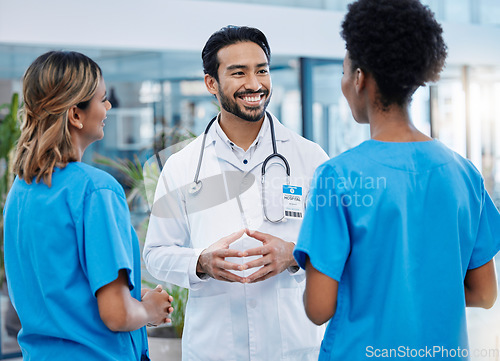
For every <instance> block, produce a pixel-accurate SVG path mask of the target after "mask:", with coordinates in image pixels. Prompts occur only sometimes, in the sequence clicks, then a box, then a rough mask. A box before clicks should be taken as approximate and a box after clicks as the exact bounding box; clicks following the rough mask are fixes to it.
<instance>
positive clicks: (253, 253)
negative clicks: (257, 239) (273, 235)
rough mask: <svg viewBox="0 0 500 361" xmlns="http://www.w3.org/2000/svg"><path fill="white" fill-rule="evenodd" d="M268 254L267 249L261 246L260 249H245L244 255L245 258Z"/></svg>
mask: <svg viewBox="0 0 500 361" xmlns="http://www.w3.org/2000/svg"><path fill="white" fill-rule="evenodd" d="M268 253H269V247H266V246H262V247H255V248H250V249H247V250H246V251H245V252H244V254H245V256H246V257H249V256H264V255H266V254H268Z"/></svg>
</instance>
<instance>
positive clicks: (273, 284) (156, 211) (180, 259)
mask: <svg viewBox="0 0 500 361" xmlns="http://www.w3.org/2000/svg"><path fill="white" fill-rule="evenodd" d="M273 119H274V127H275V133H276V143H277V150H278V152H279V153H281V154H282V155H284V156H285V157H286V158H287V160H288V162H289V164H290V169H291V181H290V184H291V185H296V186H301V187H303V193H304V194H307V191H308V189H309V184H310V181H311V178H312V176H313V173H314V170H315V169H316V167H317V166H318V165H320V164H321V163H323V162H324V161H326V160H327V159H328V156H327V155H326V153H325V152H324V151H323V150H322V149H321V148H320V147H319V146H318V145H317V144H315V143H313V142H310V141H308V140H306V139H304V138H302V137H300V136H299V135H297V134H296V133H293V132H291V131H290V130H288V129H286V128H285V127H284V126H283V125H282V124H281V123H279V121H278V120H277V119H276V118H274V117H273ZM265 122H269V121H268V119H267V117H266V120H265ZM265 126H266V128H264V126H263V129H265V131H264V132H263V134H262V138H261V139H260V141H259V144H258V146H257V148H256V149H255V153H254V154H253V156H252V157H251V159H250V161H249V163H248V164H247V165H244V164H243V163H242V162H241V161H240V160H238V158H237V157H236V156H235V155H234V153H233V151H232V150H231V148H230V146H229V145H228V144H227V143H225V142H224V141H222V140H221V138H220V137H219V135H218V134H217V133H216V130H215V128H216V124H215V123H214V124H213V125H212V127H211V128H210V131H209V133H208V135H207V139H206V144H205V149H204V155H203V162H202V165H201V171H200V177H199V179H201V180H202V182H203V187H202V189H201V191H200V193H199V194H197V195H195V196H193V195H191V194H189V193H188V192H187V187H188V186H189V185H190V184H192V182H193V179H194V175H195V172H196V167H197V164H198V158H199V154H200V147H201V144H202V138H203V137H202V136H200V137H198V138H197V139H196V140H194V141H193V142H192V143H190V144H189V145H188V146H187V147H186V148H184V149H183V150H181V151H179V152H178V153H176V154H174V155H172V156H171V157H170V158H169V159H168V160H167V162H166V164H165V166H164V168H163V171H162V175H161V177H160V180H159V182H158V186H157V189H156V194H155V205H154V206H153V212H152V215H151V219H150V223H149V227H148V233H147V237H146V244H145V247H144V260H145V262H146V266H147V269H148V271H149V272H150V273H151V274H152V275H153V276H154V277H156V278H157V279H159V280H163V281H165V282H169V283H173V284H177V285H179V286H182V287H186V288H189V289H190V293H189V300H188V303H187V307H186V308H187V309H186V318H185V328H184V334H183V337H182V358H183V360H185V361H191V360H193V361H194V360H196V361H209V360H223V361H232V360H233V361H244V360H261V361H277V360H317V358H318V353H319V348H320V344H321V340H322V337H323V332H324V328H323V327H317V326H315V325H314V324H313V323H312V322H310V321H309V319H308V318H307V317H306V314H305V311H304V306H303V303H302V294H303V291H304V286H305V273H304V271H303V270H299V271H298V272H296V273H291V272H290V271H288V270H286V271H284V272H282V273H281V274H279V275H277V276H274V277H271V278H269V279H267V280H265V281H262V282H257V283H254V284H241V283H229V282H222V281H217V280H215V279H212V278H209V279H205V280H202V279H200V278H199V277H198V276H197V275H196V263H197V260H198V256H199V254H200V253H201V251H202V250H204V249H205V248H207V247H208V246H210V245H211V244H212V243H214V242H216V241H217V240H219V239H220V238H222V237H225V236H227V235H229V234H231V233H233V232H235V231H238V230H240V229H242V228H245V227H248V228H249V229H256V230H259V231H261V232H265V233H269V234H272V235H274V236H277V237H279V238H281V239H283V240H285V241H291V242H294V243H295V242H296V240H297V236H298V233H299V229H300V225H301V221H300V220H290V219H288V220H287V221H286V222H281V223H278V224H273V223H271V222H269V221H267V220H264V215H263V207H262V203H261V166H262V163H263V161H264V159H265V158H266V157H267V156H268V155H270V154H271V153H272V142H271V134H270V129H269V126H268V124H265ZM273 162H274V161H273ZM271 173H274V174H275V176H274V175H272V174H271ZM284 174H285V172H284V170H283V168H282V167H277V166H271V167H268V171H267V172H266V184H270V186H269V187H273V188H272V190H273V192H268V189H271V188H268V187H266V197H265V198H266V201H267V202H269V207H268V208H266V209H269V210H270V211H273V210H276V209H278V208H276V207H279V206H280V205H281V201H280V202H279V204H280V205H278V206H276V199H279V200H281V199H282V193H281V186H282V184H283V180H284V179H285V177H284ZM238 175H239V177H238ZM235 176H236V177H235ZM210 177H212V178H210ZM235 182H241V184H240V188H239V191H238V187H236V191H235V184H234V183H235ZM236 186H237V185H236ZM167 189H168V191H167ZM235 192H236V193H235ZM239 193H241V194H240V195H239V197H236V196H235V194H239ZM165 194H168V196H165ZM268 195H269V196H268ZM272 195H274V198H273V197H272ZM276 197H277V198H276ZM238 198H239V200H238ZM271 203H272V204H271ZM271 213H273V212H271ZM261 245H262V243H261V242H259V241H257V240H255V239H252V238H249V237H248V236H246V235H244V236H243V237H242V238H241V239H239V240H238V241H236V242H235V243H233V244H232V246H231V248H236V249H241V250H243V249H249V248H253V247H258V246H261ZM229 260H232V261H234V262H237V263H244V262H248V261H249V259H229ZM255 271H256V269H250V270H246V271H243V272H240V273H242V274H244V275H250V274H251V273H253V272H255Z"/></svg>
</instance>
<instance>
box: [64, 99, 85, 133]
mask: <svg viewBox="0 0 500 361" xmlns="http://www.w3.org/2000/svg"><path fill="white" fill-rule="evenodd" d="M82 118H83V112H82V110H81V109H80V108H78V107H77V106H76V105H73V106H72V107H71V108H69V110H68V122H69V124H70V125H72V126H74V127H75V128H78V129H82V128H83V122H82V121H83V119H82Z"/></svg>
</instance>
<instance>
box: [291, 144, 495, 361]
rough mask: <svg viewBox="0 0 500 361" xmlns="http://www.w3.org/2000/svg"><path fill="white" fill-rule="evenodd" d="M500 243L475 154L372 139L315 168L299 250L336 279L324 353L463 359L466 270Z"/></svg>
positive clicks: (440, 146)
mask: <svg viewBox="0 0 500 361" xmlns="http://www.w3.org/2000/svg"><path fill="white" fill-rule="evenodd" d="M499 249H500V215H499V213H498V210H497V209H496V208H495V206H494V204H493V202H492V200H491V198H490V197H489V195H488V193H487V192H486V190H485V188H484V182H483V179H482V177H481V175H480V173H479V172H478V171H477V170H476V169H475V168H474V166H473V165H472V163H470V162H469V161H468V160H465V159H463V158H462V157H460V156H459V155H458V154H456V153H454V152H452V151H451V150H449V149H448V148H446V147H445V146H444V145H443V144H442V143H440V142H439V141H436V140H433V141H427V142H412V143H389V142H380V141H376V140H369V141H366V142H364V143H362V144H361V145H359V146H358V147H356V148H353V149H351V150H349V151H347V152H345V153H343V154H341V155H339V156H338V157H336V158H333V159H331V160H329V161H327V162H326V163H324V164H323V165H322V166H320V167H319V168H318V169H317V171H316V174H315V178H314V180H313V186H312V190H311V193H310V197H309V201H308V204H307V210H306V214H305V217H304V222H303V224H302V228H301V232H300V235H299V240H298V242H297V245H296V248H295V251H294V256H295V258H296V259H297V262H298V263H299V265H300V266H301V267H302V268H304V267H305V259H306V255H307V256H308V257H309V258H310V261H311V263H312V265H313V266H314V267H315V268H316V269H317V270H318V271H320V272H321V273H323V274H325V275H327V276H329V277H331V278H333V279H335V280H337V281H338V282H339V290H338V300H337V309H336V312H335V315H334V317H333V318H332V319H331V320H330V322H329V324H328V328H327V331H326V333H325V336H324V339H323V342H322V346H321V353H320V358H319V359H320V360H342V361H344V360H350V361H356V360H367V359H377V358H379V359H405V358H407V359H411V358H413V359H421V358H424V357H429V358H430V356H432V357H434V358H437V359H444V360H447V359H449V360H460V359H468V358H467V355H468V341H467V330H466V318H465V296H464V277H465V274H466V272H467V270H468V269H474V268H477V267H480V266H482V265H484V264H485V263H487V262H488V261H490V260H491V259H492V258H493V257H494V256H495V254H496V253H497V252H498V250H499Z"/></svg>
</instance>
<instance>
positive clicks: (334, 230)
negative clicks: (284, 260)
mask: <svg viewBox="0 0 500 361" xmlns="http://www.w3.org/2000/svg"><path fill="white" fill-rule="evenodd" d="M338 179H339V175H338V174H337V172H336V171H335V169H334V168H333V167H332V166H330V165H327V164H323V165H321V166H320V167H319V168H318V169H317V170H316V172H315V174H314V179H313V182H312V188H311V191H310V196H309V200H308V203H307V208H308V209H309V210H310V211H309V212H306V213H305V216H304V221H303V222H302V228H301V230H300V234H299V238H298V239H299V242H297V245H296V247H295V250H294V256H295V259H296V260H297V263H298V264H299V266H300V267H301V268H304V269H305V264H306V256H308V257H309V260H310V262H311V264H312V265H313V266H314V268H316V269H317V270H318V271H319V272H321V273H323V274H325V275H327V276H329V277H330V278H333V279H334V280H336V281H338V282H340V278H341V277H342V273H343V271H344V266H345V263H346V261H347V258H348V257H349V252H350V249H351V243H350V238H349V226H348V221H347V219H348V217H347V208H346V207H344V206H343V205H342V201H341V200H342V199H343V197H344V196H346V195H347V194H346V193H345V192H346V190H345V189H342V190H341V189H338V188H337V187H335V185H336V184H338V182H337V180H338ZM331 202H334V204H332V203H331ZM337 203H338V204H339V206H338V207H337V206H335V205H336V204H337ZM311 210H313V211H311Z"/></svg>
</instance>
